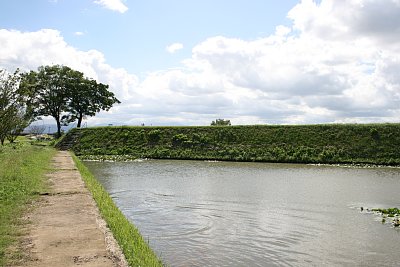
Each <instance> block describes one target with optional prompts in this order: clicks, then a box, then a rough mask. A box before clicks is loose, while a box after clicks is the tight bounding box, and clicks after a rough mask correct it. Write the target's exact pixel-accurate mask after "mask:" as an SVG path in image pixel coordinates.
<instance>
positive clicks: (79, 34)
mask: <svg viewBox="0 0 400 267" xmlns="http://www.w3.org/2000/svg"><path fill="white" fill-rule="evenodd" d="M74 34H75V35H76V36H82V35H85V33H83V32H74Z"/></svg>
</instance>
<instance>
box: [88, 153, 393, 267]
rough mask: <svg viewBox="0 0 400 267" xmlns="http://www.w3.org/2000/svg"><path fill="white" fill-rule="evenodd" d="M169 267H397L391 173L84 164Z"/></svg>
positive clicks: (149, 163) (274, 167) (215, 164)
mask: <svg viewBox="0 0 400 267" xmlns="http://www.w3.org/2000/svg"><path fill="white" fill-rule="evenodd" d="M85 164H86V165H87V166H88V167H89V169H90V170H91V171H92V172H93V174H94V175H95V176H96V177H97V178H98V179H99V181H100V182H101V183H102V184H103V185H104V186H105V188H106V189H107V190H108V192H110V194H111V196H112V197H113V199H114V201H115V202H116V203H117V205H118V206H119V207H120V209H121V210H122V211H123V212H124V214H125V215H126V216H127V217H128V218H129V219H130V220H132V221H133V222H134V224H135V225H136V226H137V227H138V228H139V229H140V231H141V233H142V235H143V236H144V237H145V238H146V239H147V238H148V239H149V241H150V246H151V247H152V248H153V249H154V250H155V251H156V252H157V254H159V255H161V257H162V259H163V260H164V262H165V263H167V264H168V265H169V266H320V265H326V266H356V265H357V266H396V265H398V264H399V262H400V253H399V252H400V246H399V244H400V231H399V229H395V228H393V227H391V225H390V224H389V223H387V224H382V223H381V222H380V218H379V217H378V216H376V215H374V214H371V213H366V212H361V211H360V207H382V208H387V207H395V206H397V207H400V170H399V169H385V168H376V169H355V168H339V167H326V166H307V165H286V164H264V163H229V162H200V161H164V160H163V161H161V160H149V161H142V162H130V163H115V162H85Z"/></svg>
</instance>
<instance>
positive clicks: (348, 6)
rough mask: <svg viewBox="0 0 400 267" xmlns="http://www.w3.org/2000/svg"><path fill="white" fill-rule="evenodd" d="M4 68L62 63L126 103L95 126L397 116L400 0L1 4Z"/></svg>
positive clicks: (0, 61)
mask: <svg viewBox="0 0 400 267" xmlns="http://www.w3.org/2000/svg"><path fill="white" fill-rule="evenodd" d="M0 10H1V11H0V43H1V44H2V49H1V50H0V68H3V69H7V70H10V71H13V70H14V69H15V68H17V67H19V68H22V69H23V70H30V69H36V68H37V67H38V66H40V65H48V64H63V65H68V66H70V67H72V68H74V69H77V70H80V71H83V72H84V73H85V74H86V75H87V76H88V77H91V78H95V79H97V80H99V81H100V82H103V83H107V84H109V85H110V90H112V91H113V92H114V93H115V94H116V95H117V97H118V98H119V99H120V100H121V102H122V103H121V104H120V105H118V106H115V107H114V108H113V109H111V110H110V111H109V112H101V113H100V114H99V115H97V116H96V117H93V118H87V122H88V123H89V125H97V124H108V123H113V124H130V125H138V124H141V123H146V124H153V125H207V124H209V123H210V122H211V121H212V120H214V119H216V118H226V119H231V121H232V122H233V124H265V123H267V124H306V123H343V122H359V123H363V122H394V121H398V120H399V119H398V118H399V115H400V78H398V77H399V76H398V73H400V72H399V71H400V38H399V37H398V36H400V2H399V1H398V0H348V1H335V0H319V1H313V0H299V1H294V0H286V1H276V0H246V1H245V0H233V1H227V0H214V1H211V0H202V1H182V0H179V1H178V0H149V1H134V0H2V1H1V3H0Z"/></svg>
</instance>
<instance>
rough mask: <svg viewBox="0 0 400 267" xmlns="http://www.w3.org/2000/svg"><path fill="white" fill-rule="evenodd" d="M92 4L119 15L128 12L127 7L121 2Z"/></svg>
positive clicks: (106, 1)
mask: <svg viewBox="0 0 400 267" xmlns="http://www.w3.org/2000/svg"><path fill="white" fill-rule="evenodd" d="M94 3H95V4H98V5H101V6H103V7H104V8H107V9H110V10H113V11H117V12H120V13H125V12H126V11H127V10H128V7H127V6H126V5H125V4H124V3H123V2H122V1H121V0H95V1H94Z"/></svg>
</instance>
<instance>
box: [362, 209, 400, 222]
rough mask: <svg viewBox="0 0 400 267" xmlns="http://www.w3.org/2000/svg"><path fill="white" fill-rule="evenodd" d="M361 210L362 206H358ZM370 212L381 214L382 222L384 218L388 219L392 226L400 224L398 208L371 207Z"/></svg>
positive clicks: (384, 220)
mask: <svg viewBox="0 0 400 267" xmlns="http://www.w3.org/2000/svg"><path fill="white" fill-rule="evenodd" d="M360 209H361V212H362V211H363V210H364V208H363V207H361V208H360ZM367 210H368V209H367ZM371 211H372V212H374V213H375V214H378V215H381V216H382V220H381V222H382V224H385V223H386V220H387V219H388V220H390V221H391V224H392V225H393V226H394V227H399V226H400V218H399V216H400V210H399V209H398V208H388V209H376V208H375V209H371Z"/></svg>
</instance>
